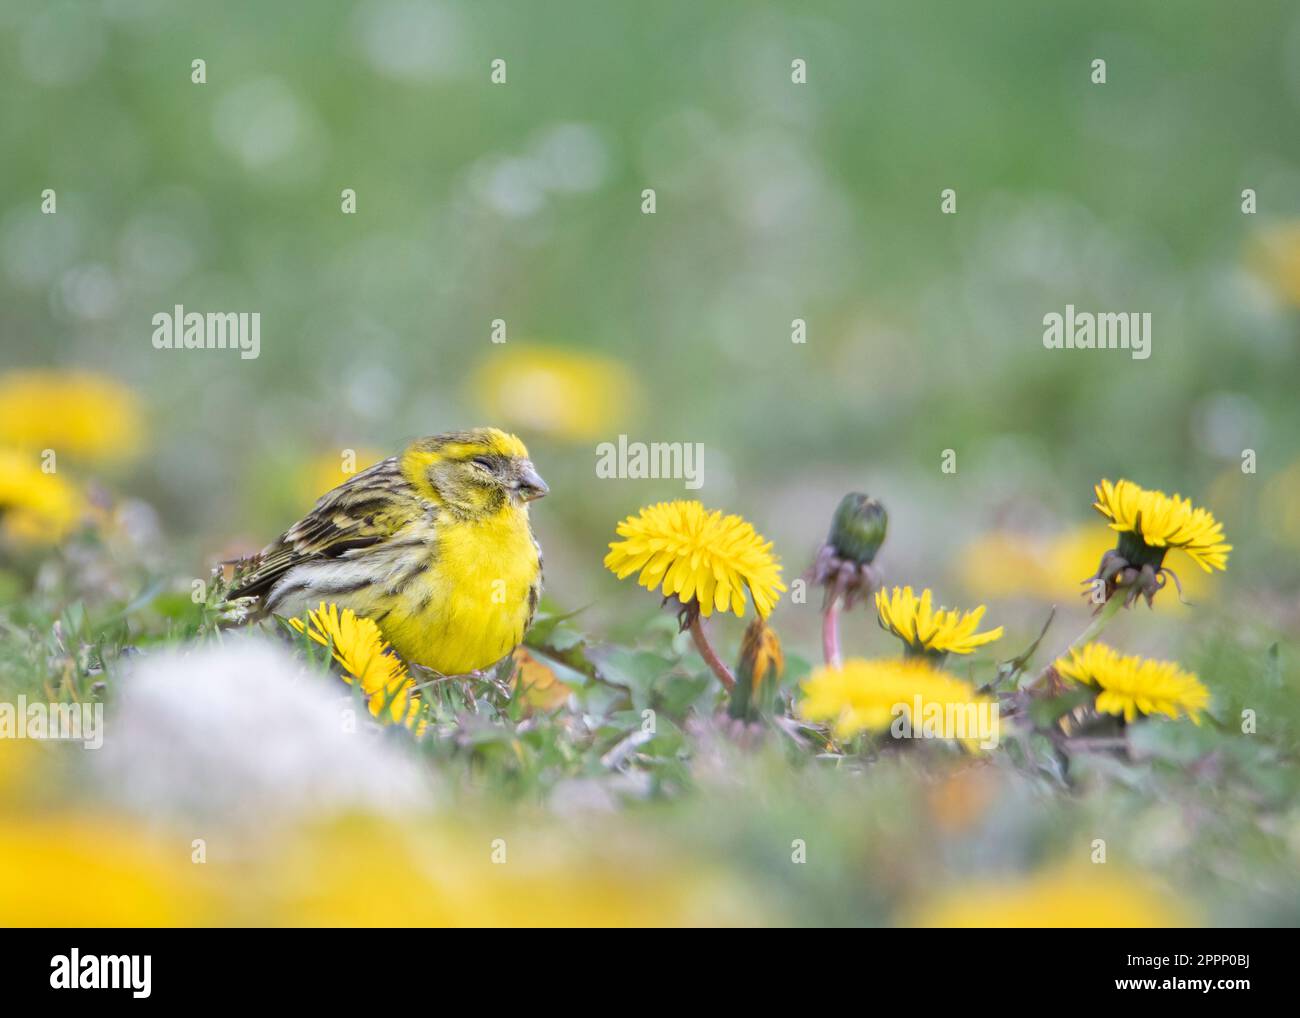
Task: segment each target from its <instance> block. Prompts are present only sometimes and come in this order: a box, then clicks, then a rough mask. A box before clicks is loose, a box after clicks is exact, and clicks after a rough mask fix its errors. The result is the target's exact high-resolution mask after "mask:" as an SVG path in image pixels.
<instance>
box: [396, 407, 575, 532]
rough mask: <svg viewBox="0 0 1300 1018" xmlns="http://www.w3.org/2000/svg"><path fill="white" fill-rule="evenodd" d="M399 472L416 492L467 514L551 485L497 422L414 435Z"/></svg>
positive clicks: (529, 496)
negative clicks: (418, 437)
mask: <svg viewBox="0 0 1300 1018" xmlns="http://www.w3.org/2000/svg"><path fill="white" fill-rule="evenodd" d="M402 473H403V474H404V475H405V477H406V479H407V480H408V481H410V482H411V484H412V485H414V487H415V490H416V491H418V492H419V493H420V495H421V496H423V497H424V498H427V499H428V500H429V501H431V502H437V503H440V504H443V505H446V506H447V507H448V508H450V509H452V510H454V511H456V512H459V513H461V514H463V515H466V516H480V515H484V514H490V513H495V512H498V511H500V510H501V509H503V508H505V507H506V506H515V507H518V506H523V505H524V504H525V503H528V502H531V501H532V500H533V499H535V498H541V497H542V496H543V495H545V494H546V493H547V492H548V491H549V490H550V489H549V488H547V486H546V482H545V481H543V480H542V478H541V475H539V474H538V473H537V470H536V468H535V467H534V466H533V463H532V460H530V459H529V458H528V449H527V448H525V446H524V443H523V442H521V441H519V439H518V438H516V437H515V436H514V435H508V434H506V433H505V432H504V431H498V430H497V429H496V428H474V429H472V430H470V431H453V432H449V433H448V434H445V435H435V436H433V437H432V438H421V439H418V440H416V441H415V442H412V443H411V444H410V445H409V446H408V447H407V449H406V451H405V452H404V453H402Z"/></svg>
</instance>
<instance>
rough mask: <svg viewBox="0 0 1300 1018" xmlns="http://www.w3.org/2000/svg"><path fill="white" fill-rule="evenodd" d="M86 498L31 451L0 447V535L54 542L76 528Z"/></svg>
mask: <svg viewBox="0 0 1300 1018" xmlns="http://www.w3.org/2000/svg"><path fill="white" fill-rule="evenodd" d="M85 510H86V505H85V502H84V500H83V498H82V496H81V494H80V492H78V491H77V489H76V488H74V487H73V486H72V485H71V484H69V483H68V482H67V481H66V480H64V478H63V476H62V475H60V474H57V473H55V474H47V473H45V472H44V471H43V470H42V469H41V468H40V462H39V460H38V459H37V457H36V455H35V454H34V453H30V452H19V451H18V450H15V449H3V448H0V535H3V537H4V538H5V539H6V540H8V541H12V542H13V543H15V544H20V545H33V544H35V545H47V544H56V543H58V542H59V541H61V540H63V539H64V538H65V537H67V536H68V535H69V534H70V533H72V531H73V530H75V529H76V526H77V523H78V522H79V521H80V520H81V518H82V516H83V514H84V513H85Z"/></svg>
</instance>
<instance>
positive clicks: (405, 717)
mask: <svg viewBox="0 0 1300 1018" xmlns="http://www.w3.org/2000/svg"><path fill="white" fill-rule="evenodd" d="M307 620H308V621H307V622H303V620H302V619H290V620H289V625H291V626H293V628H294V629H296V630H297V631H298V632H300V633H306V634H307V635H308V636H310V637H311V638H312V639H313V640H315V641H316V642H317V643H319V644H320V645H321V646H322V647H330V648H331V652H332V653H333V655H334V660H335V661H337V662H338V663H339V664H340V665H342V666H343V672H344V674H343V679H344V681H345V682H347V683H348V684H349V685H350V684H352V683H354V682H355V683H356V684H357V685H358V686H360V688H361V692H362V694H363V695H364V696H365V698H366V705H367V706H368V707H369V709H370V713H371V714H372V715H374V716H375V717H377V718H381V720H385V721H386V723H387V722H388V721H393V722H398V723H402V724H405V725H406V726H407V727H412V726H413V725H415V723H416V719H417V717H418V714H419V708H420V705H419V699H418V696H417V694H416V692H415V683H414V682H413V681H412V679H411V677H410V676H409V675H408V674H407V671H406V665H405V664H403V663H402V661H401V659H400V658H398V657H397V656H396V655H395V654H393V653H392V651H391V650H390V649H389V646H388V644H387V643H385V642H384V638H383V635H382V634H381V633H380V631H379V627H378V626H377V625H375V622H374V620H373V619H368V618H366V617H365V616H363V615H357V614H356V613H355V612H354V611H353V610H352V609H351V608H344V609H343V610H342V611H340V610H339V607H338V605H335V604H330V605H326V604H324V603H322V604H321V606H320V607H319V608H318V609H316V610H315V611H309V612H308V613H307ZM385 707H386V708H387V711H388V717H387V719H382V717H381V715H382V714H383V712H384V710H385ZM423 730H424V724H423V722H421V723H420V725H419V727H418V731H419V732H422V731H423Z"/></svg>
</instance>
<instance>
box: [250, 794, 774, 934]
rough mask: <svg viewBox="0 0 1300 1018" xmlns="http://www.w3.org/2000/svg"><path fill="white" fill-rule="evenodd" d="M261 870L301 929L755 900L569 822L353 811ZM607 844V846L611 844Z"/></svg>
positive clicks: (659, 909)
mask: <svg viewBox="0 0 1300 1018" xmlns="http://www.w3.org/2000/svg"><path fill="white" fill-rule="evenodd" d="M309 834H310V836H306V837H303V838H301V839H300V840H298V841H297V842H296V843H295V844H293V845H291V846H288V850H287V851H286V852H284V853H283V855H282V856H281V867H282V869H281V870H278V871H270V872H268V873H266V874H264V877H265V878H267V879H268V884H267V887H266V891H267V893H268V895H269V900H268V901H266V902H264V903H259V904H258V906H257V907H258V908H259V909H260V910H262V911H266V910H268V909H269V910H270V911H271V912H272V914H273V915H274V916H276V917H277V918H275V919H274V920H273V921H274V922H278V923H294V924H300V925H306V926H599V927H611V926H676V925H682V926H699V925H706V926H715V925H720V926H735V925H748V924H752V923H756V922H758V921H759V919H760V916H759V914H758V910H757V908H756V907H754V906H753V905H751V904H749V903H748V898H747V897H743V896H742V895H741V894H739V893H738V892H739V889H738V887H737V885H736V884H734V883H733V882H732V881H731V879H730V878H729V877H728V876H727V875H726V874H725V873H723V872H721V871H717V870H713V869H711V868H709V867H707V866H706V865H705V864H703V863H698V862H695V863H692V862H688V861H683V860H681V859H671V858H665V856H664V855H663V854H662V853H659V852H656V851H654V850H653V849H652V848H651V847H649V846H646V845H644V844H640V845H639V844H637V843H635V841H633V840H632V839H630V838H626V839H620V838H619V836H617V835H615V836H614V838H613V840H614V841H615V842H618V841H620V840H622V841H623V842H624V843H623V844H618V845H616V846H611V845H610V843H609V839H598V843H599V844H601V848H599V849H596V848H592V847H590V846H589V845H588V844H587V843H586V842H585V841H584V839H582V838H579V837H575V835H574V832H573V830H572V829H570V828H563V829H560V830H555V831H553V832H546V831H543V830H538V829H532V830H530V831H528V832H527V833H524V832H520V833H518V834H517V835H514V836H511V835H508V834H507V835H505V836H501V835H500V834H499V833H494V832H481V833H478V832H470V831H466V830H463V829H457V828H456V827H455V826H454V825H453V824H451V823H449V822H447V821H444V822H441V823H439V824H438V826H437V829H433V828H424V829H422V828H420V827H416V826H411V825H405V826H398V825H394V824H390V823H384V822H381V821H375V820H371V819H368V818H357V819H354V820H349V821H344V822H341V823H338V824H335V825H333V826H332V827H329V828H327V829H325V830H322V831H313V832H309ZM615 848H616V849H617V850H615Z"/></svg>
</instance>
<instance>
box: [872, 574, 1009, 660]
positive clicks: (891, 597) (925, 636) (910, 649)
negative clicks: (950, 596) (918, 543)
mask: <svg viewBox="0 0 1300 1018" xmlns="http://www.w3.org/2000/svg"><path fill="white" fill-rule="evenodd" d="M932 601H933V595H932V594H931V593H930V591H929V589H926V590H922V591H921V596H920V597H919V598H918V597H917V596H916V595H915V594H913V593H912V588H911V587H903V588H901V589H900V588H898V587H895V588H894V590H893V593H892V594H891V593H890V592H889V591H887V590H878V591H876V611H877V613H878V614H879V615H880V625H881V627H882V628H884V629H887V630H889V631H890V632H891V633H893V634H894V635H895V636H897V637H899V638H900V639H901V640H902V641H903V643H904V644H906V645H907V653H909V654H937V655H942V654H971V653H973V652H974V651H975V650H976V649H978V648H980V647H982V646H984V645H985V644H986V643H992V642H993V641H994V640H997V639H1000V638H1001V636H1002V627H1001V626H998V627H997V629H990V630H988V631H986V632H983V633H977V632H976V629H978V628H979V624H980V620H981V619H982V618H983V617H984V605H980V606H979V607H978V608H976V609H975V610H974V611H969V612H966V613H964V614H963V613H962V612H960V611H958V610H957V609H955V608H954V609H948V608H938V609H936V608H934V607H933V604H932Z"/></svg>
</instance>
